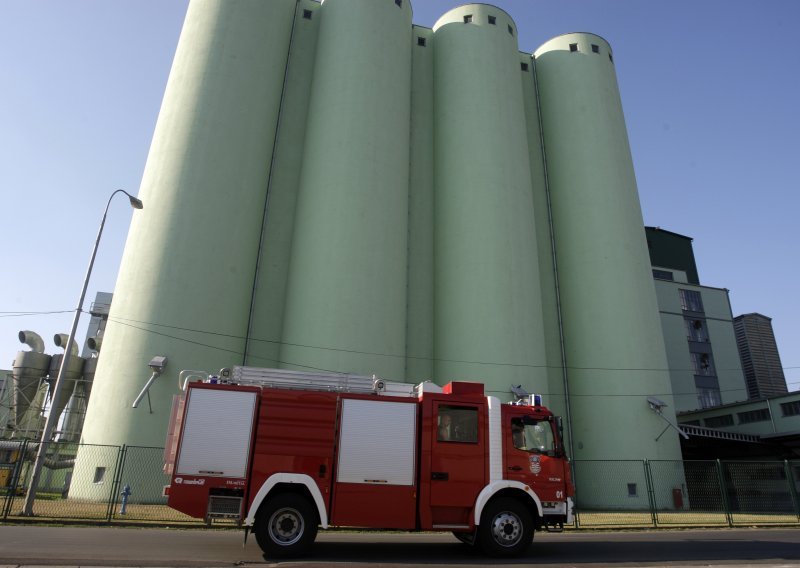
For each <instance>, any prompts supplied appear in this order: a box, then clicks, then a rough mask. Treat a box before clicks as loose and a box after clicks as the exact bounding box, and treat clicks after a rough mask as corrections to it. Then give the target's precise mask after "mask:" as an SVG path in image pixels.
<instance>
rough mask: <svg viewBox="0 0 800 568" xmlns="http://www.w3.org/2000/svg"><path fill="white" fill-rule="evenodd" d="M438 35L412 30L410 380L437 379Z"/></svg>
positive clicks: (409, 261) (409, 238) (423, 29)
mask: <svg viewBox="0 0 800 568" xmlns="http://www.w3.org/2000/svg"><path fill="white" fill-rule="evenodd" d="M434 49H435V42H434V37H433V31H432V30H431V29H430V28H423V27H420V26H414V27H413V37H412V39H411V53H412V58H411V154H410V156H409V179H408V316H407V317H408V325H407V326H406V353H407V361H406V380H407V381H409V382H417V381H419V382H421V381H425V380H429V379H432V378H433V282H434V278H433V275H434V266H435V264H434V255H433V233H434V218H433V203H434V194H433V172H434V161H433V140H434V132H433V116H434V115H433V51H434Z"/></svg>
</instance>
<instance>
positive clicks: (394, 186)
mask: <svg viewBox="0 0 800 568" xmlns="http://www.w3.org/2000/svg"><path fill="white" fill-rule="evenodd" d="M397 4H398V3H395V2H393V1H391V0H327V1H326V2H324V3H323V4H322V6H321V8H320V10H318V14H319V17H320V23H319V36H318V39H317V55H316V61H315V68H314V79H313V82H312V85H311V99H310V102H309V108H308V122H307V127H306V133H305V141H304V143H305V150H304V156H303V165H302V169H301V173H300V184H299V194H298V196H297V208H296V218H295V226H294V237H293V240H292V250H291V260H290V264H289V275H288V285H287V298H286V306H285V316H284V323H283V337H282V341H283V343H282V345H281V351H280V361H281V365H282V366H284V367H287V368H298V369H309V368H310V369H327V370H333V371H343V372H344V371H346V372H355V373H360V374H371V373H377V374H379V375H381V376H383V377H385V378H388V379H402V378H403V376H404V372H405V333H406V258H407V246H408V245H407V243H408V239H407V230H408V229H407V228H408V161H409V123H410V92H411V85H410V82H411V6H410V4H409V2H400V3H399V4H400V5H399V6H398V5H397Z"/></svg>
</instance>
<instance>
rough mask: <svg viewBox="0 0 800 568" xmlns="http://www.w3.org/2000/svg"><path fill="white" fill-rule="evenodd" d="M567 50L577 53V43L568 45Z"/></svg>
mask: <svg viewBox="0 0 800 568" xmlns="http://www.w3.org/2000/svg"><path fill="white" fill-rule="evenodd" d="M569 50H570V51H578V44H577V43H571V44H569Z"/></svg>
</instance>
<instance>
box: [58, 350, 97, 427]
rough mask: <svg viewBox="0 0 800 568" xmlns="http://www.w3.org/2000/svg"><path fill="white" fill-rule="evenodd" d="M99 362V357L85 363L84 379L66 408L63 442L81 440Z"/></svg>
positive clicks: (78, 384)
mask: <svg viewBox="0 0 800 568" xmlns="http://www.w3.org/2000/svg"><path fill="white" fill-rule="evenodd" d="M90 348H91V346H90ZM97 361H98V358H97V357H92V358H90V359H86V360H85V361H84V364H83V377H81V379H80V380H78V381H77V382H76V384H75V391H74V392H73V395H72V399H71V400H70V402H69V405H68V406H67V408H66V418H65V419H64V428H63V429H62V431H63V432H64V434H63V435H62V436H61V441H63V442H77V441H78V440H79V439H80V436H81V431H82V430H83V422H84V418H85V417H86V406H87V405H88V403H89V395H91V394H92V383H93V382H94V374H95V371H96V370H97Z"/></svg>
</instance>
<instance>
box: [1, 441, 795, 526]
mask: <svg viewBox="0 0 800 568" xmlns="http://www.w3.org/2000/svg"><path fill="white" fill-rule="evenodd" d="M36 450H37V442H33V441H26V440H23V441H19V442H16V441H3V442H2V444H0V522H2V521H9V522H11V521H14V522H16V521H19V520H23V519H25V518H27V519H31V517H22V507H23V502H24V498H25V491H26V490H27V487H28V484H29V481H30V471H31V469H32V465H33V460H34V458H35V456H36ZM163 463H164V450H163V448H150V447H139V446H97V445H87V444H75V443H55V442H54V443H51V444H49V445H48V451H47V456H46V460H45V462H44V468H43V474H42V476H41V479H40V481H39V486H38V488H37V491H36V500H35V503H34V508H33V514H34V516H33V517H32V518H33V519H35V520H39V521H57V522H63V521H66V520H71V521H76V522H90V523H93V524H97V523H107V524H124V523H137V524H157V525H184V526H186V525H197V526H202V525H203V521H202V520H199V519H193V518H191V517H187V516H186V515H183V514H182V513H179V512H177V511H175V510H173V509H170V508H169V507H168V506H167V504H166V503H167V500H166V497H164V496H163V488H164V486H165V485H167V484H168V483H169V477H168V476H167V475H166V474H165V473H164V472H163V471H162V466H163ZM574 467H575V474H576V478H577V480H578V488H577V497H576V509H577V514H576V522H575V525H574V527H573V528H600V527H605V528H614V527H617V528H635V527H646V528H657V527H692V526H728V527H733V526H753V525H761V526H766V525H777V524H781V525H800V500H799V499H798V493H800V460H791V461H719V460H709V461H652V460H641V461H637V460H630V461H575V462H574Z"/></svg>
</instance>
